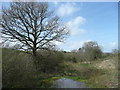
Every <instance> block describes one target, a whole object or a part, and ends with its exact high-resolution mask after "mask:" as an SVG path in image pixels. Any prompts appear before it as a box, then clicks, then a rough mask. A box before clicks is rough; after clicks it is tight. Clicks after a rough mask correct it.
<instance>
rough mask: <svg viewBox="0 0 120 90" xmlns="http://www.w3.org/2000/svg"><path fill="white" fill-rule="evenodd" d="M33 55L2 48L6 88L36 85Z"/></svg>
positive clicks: (4, 84) (3, 74) (4, 85)
mask: <svg viewBox="0 0 120 90" xmlns="http://www.w3.org/2000/svg"><path fill="white" fill-rule="evenodd" d="M34 77H35V69H34V66H33V63H32V57H30V55H27V54H26V53H22V52H20V51H17V50H11V49H3V50H2V79H3V80H2V81H3V82H2V85H3V87H4V88H6V87H7V88H16V87H17V88H18V87H19V88H20V87H34V85H35V82H34Z"/></svg>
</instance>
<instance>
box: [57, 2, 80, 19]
mask: <svg viewBox="0 0 120 90" xmlns="http://www.w3.org/2000/svg"><path fill="white" fill-rule="evenodd" d="M78 10H79V9H78V8H77V7H76V4H75V3H65V4H61V5H60V7H59V8H58V9H57V14H58V15H59V16H62V17H65V16H69V15H71V14H73V13H75V12H76V11H78Z"/></svg>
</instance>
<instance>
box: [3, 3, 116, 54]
mask: <svg viewBox="0 0 120 90" xmlns="http://www.w3.org/2000/svg"><path fill="white" fill-rule="evenodd" d="M49 4H50V7H51V8H52V9H54V10H55V13H56V14H57V15H58V16H60V17H61V20H62V22H63V23H64V24H65V25H66V26H67V27H68V28H69V30H70V32H71V34H70V36H69V37H68V38H67V39H66V41H65V42H63V43H59V42H55V43H56V44H57V46H58V47H59V48H60V49H61V50H65V51H71V50H73V49H78V48H80V47H82V45H83V43H84V42H87V41H97V42H98V44H99V45H101V46H102V50H103V51H104V52H110V51H112V49H116V48H117V47H118V3H117V2H76V3H75V2H71V3H70V2H54V3H53V2H51V3H49ZM3 5H5V4H3ZM6 5H8V4H6Z"/></svg>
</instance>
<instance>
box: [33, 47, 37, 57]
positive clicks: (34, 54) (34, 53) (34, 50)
mask: <svg viewBox="0 0 120 90" xmlns="http://www.w3.org/2000/svg"><path fill="white" fill-rule="evenodd" d="M33 56H34V57H36V56H37V54H36V49H33Z"/></svg>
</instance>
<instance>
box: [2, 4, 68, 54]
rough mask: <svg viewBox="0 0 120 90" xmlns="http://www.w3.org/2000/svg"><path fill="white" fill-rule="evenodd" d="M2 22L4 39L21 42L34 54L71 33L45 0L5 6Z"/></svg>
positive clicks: (22, 46)
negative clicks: (43, 0)
mask: <svg viewBox="0 0 120 90" xmlns="http://www.w3.org/2000/svg"><path fill="white" fill-rule="evenodd" d="M0 24H1V25H2V27H1V30H2V38H3V39H4V40H9V41H10V42H11V41H13V42H15V41H16V42H17V43H20V46H21V49H24V50H31V51H32V54H33V55H34V56H36V52H37V50H38V49H41V48H44V47H46V46H47V45H51V43H52V42H54V41H59V42H62V41H64V39H65V38H66V36H68V34H69V31H68V30H67V28H66V26H65V25H63V24H62V23H61V20H60V17H58V16H56V15H55V14H54V11H52V10H51V9H49V5H48V3H43V2H13V3H11V4H10V7H9V8H3V10H2V19H1V20H0Z"/></svg>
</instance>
